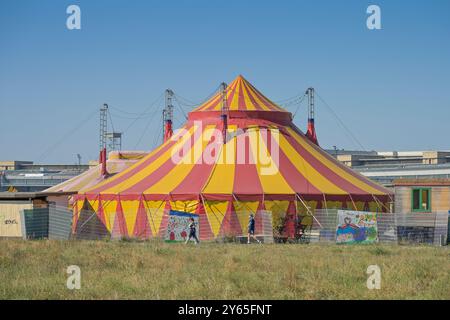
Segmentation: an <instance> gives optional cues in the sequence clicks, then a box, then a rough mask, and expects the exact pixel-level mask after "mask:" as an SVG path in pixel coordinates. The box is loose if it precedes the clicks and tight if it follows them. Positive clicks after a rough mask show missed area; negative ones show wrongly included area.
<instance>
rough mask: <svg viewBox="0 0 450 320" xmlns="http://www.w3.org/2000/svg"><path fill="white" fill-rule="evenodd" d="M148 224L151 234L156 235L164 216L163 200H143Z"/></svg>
mask: <svg viewBox="0 0 450 320" xmlns="http://www.w3.org/2000/svg"><path fill="white" fill-rule="evenodd" d="M144 206H145V212H146V213H147V220H148V224H149V225H150V229H151V230H152V234H153V236H154V237H155V236H157V235H158V233H159V228H160V226H161V221H162V218H163V216H164V210H165V201H144Z"/></svg>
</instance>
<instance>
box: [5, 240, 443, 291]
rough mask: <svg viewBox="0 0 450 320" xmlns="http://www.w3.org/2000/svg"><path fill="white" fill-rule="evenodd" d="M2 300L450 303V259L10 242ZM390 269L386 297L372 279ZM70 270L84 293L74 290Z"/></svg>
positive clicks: (392, 253) (315, 250) (417, 252)
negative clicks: (373, 268)
mask: <svg viewBox="0 0 450 320" xmlns="http://www.w3.org/2000/svg"><path fill="white" fill-rule="evenodd" d="M0 248H1V250H0V298H1V299H450V251H449V249H448V247H428V246H417V247H407V246H382V245H366V246H337V245H313V244H311V245H256V244H255V245H238V244H214V243H202V244H201V245H199V246H194V245H188V246H185V245H183V244H167V243H163V242H159V241H152V242H126V241H115V242H107V241H96V242H94V241H61V242H60V241H22V240H2V241H0ZM373 264H376V265H378V266H379V267H380V268H381V272H382V282H381V289H380V290H368V289H367V287H366V280H367V277H368V276H367V274H366V270H367V267H368V266H369V265H373ZM69 265H78V266H79V267H80V268H81V289H80V290H68V289H67V287H66V280H67V277H68V274H67V273H66V270H67V267H68V266H69Z"/></svg>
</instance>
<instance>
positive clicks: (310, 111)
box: [306, 88, 314, 120]
mask: <svg viewBox="0 0 450 320" xmlns="http://www.w3.org/2000/svg"><path fill="white" fill-rule="evenodd" d="M306 94H307V95H308V120H311V119H312V120H314V88H308V89H307V90H306Z"/></svg>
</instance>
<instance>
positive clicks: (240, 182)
mask: <svg viewBox="0 0 450 320" xmlns="http://www.w3.org/2000/svg"><path fill="white" fill-rule="evenodd" d="M244 139H245V144H244V148H243V150H238V148H236V156H238V154H239V152H244V153H245V154H244V158H245V159H242V160H244V161H243V162H244V163H238V162H239V159H236V164H235V170H234V172H235V173H234V177H235V178H234V186H233V193H234V194H237V195H240V194H251V195H262V194H263V188H262V185H261V181H260V180H259V175H258V169H257V167H256V165H255V161H254V160H253V155H252V153H251V149H250V148H251V146H250V139H249V137H248V135H246V136H245V137H244ZM238 147H239V146H238Z"/></svg>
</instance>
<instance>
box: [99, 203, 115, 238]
mask: <svg viewBox="0 0 450 320" xmlns="http://www.w3.org/2000/svg"><path fill="white" fill-rule="evenodd" d="M102 207H103V213H104V215H105V222H106V229H108V231H109V232H111V231H112V229H113V227H114V221H115V220H116V214H117V201H115V200H113V201H110V200H103V201H102Z"/></svg>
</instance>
